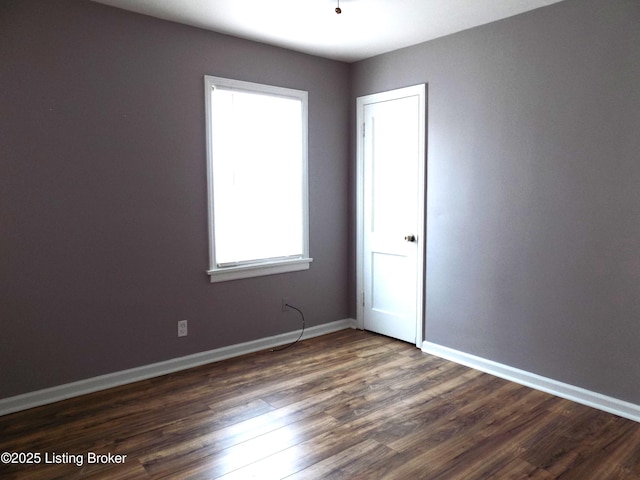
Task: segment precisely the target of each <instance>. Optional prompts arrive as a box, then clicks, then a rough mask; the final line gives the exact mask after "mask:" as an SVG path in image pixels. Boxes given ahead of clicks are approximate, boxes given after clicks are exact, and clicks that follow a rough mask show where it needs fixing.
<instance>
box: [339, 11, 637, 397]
mask: <svg viewBox="0 0 640 480" xmlns="http://www.w3.org/2000/svg"><path fill="white" fill-rule="evenodd" d="M352 82H353V93H354V97H355V96H359V95H365V94H369V93H373V92H378V91H384V90H388V89H392V88H397V87H402V86H406V85H411V84H416V83H424V82H426V83H428V103H429V105H428V194H427V197H428V198H427V212H428V213H427V215H428V218H427V225H428V227H427V228H428V232H427V260H426V262H427V279H426V282H427V287H426V319H425V336H426V339H427V340H428V341H430V342H435V343H437V344H440V345H444V346H448V347H452V348H454V349H458V350H461V351H464V352H468V353H471V354H474V355H478V356H481V357H484V358H487V359H491V360H494V361H497V362H501V363H504V364H507V365H511V366H514V367H517V368H521V369H524V370H527V371H531V372H534V373H537V374H541V375H544V376H548V377H551V378H554V379H557V380H559V381H562V382H567V383H570V384H573V385H578V386H581V387H584V388H587V389H589V390H593V391H596V392H601V393H604V394H607V395H611V396H614V397H617V398H620V399H624V400H628V401H631V402H634V403H640V2H638V1H637V0H566V1H565V2H561V3H558V4H555V5H552V6H549V7H546V8H542V9H539V10H535V11H532V12H529V13H526V14H523V15H519V16H516V17H512V18H510V19H506V20H504V21H500V22H496V23H493V24H489V25H486V26H482V27H479V28H475V29H472V30H468V31H465V32H462V33H459V34H455V35H452V36H449V37H446V38H442V39H438V40H436V41H432V42H428V43H425V44H421V45H418V46H415V47H411V48H407V49H403V50H400V51H396V52H392V53H390V54H386V55H382V56H379V57H375V58H372V59H368V60H366V61H362V62H359V63H357V64H355V65H353V69H352ZM352 100H353V99H352Z"/></svg>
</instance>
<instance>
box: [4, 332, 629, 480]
mask: <svg viewBox="0 0 640 480" xmlns="http://www.w3.org/2000/svg"><path fill="white" fill-rule="evenodd" d="M0 452H32V453H39V454H40V455H41V463H40V464H37V465H22V466H18V465H2V464H0V478H2V479H13V478H16V479H27V478H28V479H54V478H64V479H73V478H108V479H150V478H153V479H161V478H177V479H187V478H202V479H212V478H224V479H241V480H245V479H250V478H257V479H261V480H263V479H272V478H273V479H281V478H287V479H326V478H344V479H378V478H389V479H402V480H405V479H418V478H426V479H447V480H449V479H465V480H468V479H523V478H536V479H551V478H562V479H578V480H585V479H597V480H604V479H616V480H617V479H640V424H638V423H635V422H633V421H631V420H625V419H622V418H619V417H616V416H614V415H610V414H607V413H604V412H601V411H598V410H594V409H591V408H588V407H585V406H582V405H578V404H575V403H572V402H569V401H567V400H563V399H560V398H557V397H554V396H552V395H548V394H545V393H542V392H538V391H535V390H532V389H529V388H526V387H522V386H519V385H517V384H514V383H510V382H507V381H504V380H501V379H498V378H496V377H493V376H491V375H487V374H483V373H480V372H477V371H474V370H471V369H469V368H466V367H463V366H460V365H456V364H454V363H451V362H448V361H445V360H442V359H439V358H437V357H433V356H430V355H426V354H424V353H422V352H420V351H419V350H418V349H416V348H415V347H414V346H412V345H409V344H406V343H402V342H398V341H394V340H391V339H389V338H386V337H382V336H378V335H375V334H371V333H367V332H362V331H357V330H344V331H342V332H338V333H334V334H330V335H326V336H323V337H318V338H315V339H311V340H307V341H304V342H301V343H300V344H298V345H296V346H294V347H292V348H290V349H288V350H285V351H283V352H260V353H255V354H251V355H246V356H243V357H239V358H235V359H231V360H227V361H223V362H219V363H215V364H211V365H206V366H202V367H198V368H194V369H191V370H188V371H184V372H179V373H175V374H171V375H166V376H163V377H158V378H154V379H150V380H145V381H142V382H138V383H135V384H131V385H126V386H122V387H118V388H113V389H110V390H107V391H103V392H98V393H94V394H90V395H85V396H83V397H78V398H74V399H70V400H66V401H63V402H59V403H56V404H52V405H48V406H43V407H39V408H35V409H32V410H28V411H24V412H19V413H15V414H12V415H6V416H4V417H0ZM90 452H92V453H97V454H109V453H110V454H112V455H126V459H124V463H120V464H115V463H111V464H89V463H88V459H89V454H90ZM54 453H55V454H57V455H58V457H55V456H54ZM65 454H69V456H67V457H64V455H65ZM45 455H46V456H47V457H48V460H49V461H51V460H54V459H56V458H57V459H58V460H60V461H63V462H64V461H72V460H73V459H77V458H78V457H79V458H80V460H81V461H82V466H77V465H76V463H44V462H45V461H46V460H47V457H45ZM70 455H75V457H71V456H70Z"/></svg>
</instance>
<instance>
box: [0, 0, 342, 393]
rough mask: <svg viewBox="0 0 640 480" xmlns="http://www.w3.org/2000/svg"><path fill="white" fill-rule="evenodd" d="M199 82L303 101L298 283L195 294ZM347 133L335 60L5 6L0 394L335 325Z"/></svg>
mask: <svg viewBox="0 0 640 480" xmlns="http://www.w3.org/2000/svg"><path fill="white" fill-rule="evenodd" d="M205 74H210V75H216V76H224V77H230V78H235V79H239V80H247V81H253V82H261V83H268V84H276V85H281V86H285V87H291V88H297V89H303V90H308V91H309V102H310V104H309V180H310V222H311V225H310V250H311V255H312V257H313V258H314V262H313V263H312V264H311V268H310V270H309V271H305V272H297V273H291V274H281V275H276V276H269V277H261V278H255V279H248V280H238V281H233V282H225V283H220V284H211V283H209V278H208V276H207V275H206V273H205V270H206V269H207V268H208V247H207V210H206V208H207V206H206V177H205V168H206V162H205V136H204V93H203V88H204V87H203V76H204V75H205ZM348 122H349V66H348V65H347V64H344V63H339V62H334V61H329V60H324V59H320V58H315V57H312V56H308V55H303V54H298V53H294V52H291V51H287V50H283V49H278V48H273V47H268V46H265V45H261V44H257V43H253V42H249V41H243V40H239V39H236V38H232V37H228V36H224V35H218V34H215V33H211V32H207V31H204V30H199V29H196V28H191V27H186V26H181V25H178V24H172V23H169V22H165V21H161V20H156V19H153V18H150V17H145V16H141V15H137V14H133V13H129V12H125V11H122V10H118V9H114V8H111V7H106V6H103V5H100V4H94V3H91V2H88V1H61V0H59V1H55V2H52V1H50V0H44V1H31V0H15V1H13V0H3V1H2V2H1V3H0V185H1V187H0V251H1V252H2V258H1V260H0V332H1V335H0V365H2V368H0V398H3V397H8V396H12V395H16V394H20V393H24V392H28V391H33V390H36V389H40V388H45V387H49V386H53V385H59V384H62V383H66V382H71V381H75V380H79V379H83V378H88V377H93V376H96V375H100V374H105V373H108V372H114V371H118V370H122V369H127V368H132V367H136V366H140V365H145V364H150V363H153V362H158V361H162V360H167V359H170V358H175V357H179V356H183V355H188V354H192V353H196V352H200V351H205V350H209V349H214V348H217V347H221V346H225V345H231V344H236V343H239V342H244V341H249V340H253V339H257V338H262V337H265V336H269V335H275V334H279V333H283V332H289V331H293V330H296V329H298V328H299V327H300V319H299V317H298V316H297V314H295V312H288V313H282V312H281V311H280V298H281V297H282V296H287V297H288V298H289V299H290V302H292V303H293V304H294V305H297V306H299V307H300V308H302V309H303V310H304V312H305V315H306V320H307V326H313V325H318V324H322V323H326V322H331V321H335V320H340V319H344V318H347V317H348V316H349V314H350V311H349V291H348V278H349V264H350V259H349V252H348V249H346V248H345V245H348V242H349V234H350V232H349V229H348V217H347V215H345V213H344V212H345V211H347V209H348V206H349V194H350V192H349V182H348V168H349V166H348V165H349V162H348V155H349V149H348V148H349V138H348V134H347V133H345V132H347V131H348V124H349V123H348ZM274 228H277V225H276V226H274ZM257 240H258V241H259V239H257ZM180 319H188V320H189V336H188V337H186V338H180V339H178V338H177V335H176V332H177V321H178V320H180Z"/></svg>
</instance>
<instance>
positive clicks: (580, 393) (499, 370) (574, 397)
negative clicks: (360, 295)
mask: <svg viewBox="0 0 640 480" xmlns="http://www.w3.org/2000/svg"><path fill="white" fill-rule="evenodd" d="M422 351H423V352H425V353H430V354H432V355H435V356H437V357H441V358H444V359H446V360H451V361H452V362H456V363H459V364H461V365H465V366H467V367H471V368H473V369H476V370H480V371H482V372H485V373H490V374H491V375H495V376H496V377H500V378H504V379H505V380H509V381H512V382H515V383H519V384H520V385H525V386H527V387H531V388H534V389H536V390H541V391H543V392H547V393H551V394H552V395H556V396H558V397H562V398H566V399H567V400H571V401H573V402H576V403H581V404H583V405H587V406H589V407H593V408H597V409H599V410H603V411H605V412H609V413H613V414H614V415H618V416H620V417H624V418H628V419H630V420H634V421H636V422H640V405H636V404H634V403H629V402H625V401H623V400H618V399H617V398H613V397H608V396H606V395H602V394H600V393H596V392H592V391H590V390H586V389H584V388H580V387H576V386H574V385H569V384H567V383H562V382H558V381H557V380H553V379H551V378H547V377H543V376H540V375H536V374H535V373H530V372H527V371H525V370H520V369H517V368H514V367H510V366H508V365H503V364H501V363H497V362H494V361H492V360H487V359H484V358H481V357H476V356H475V355H471V354H468V353H465V352H461V351H458V350H454V349H452V348H449V347H444V346H442V345H438V344H436V343H431V342H423V343H422Z"/></svg>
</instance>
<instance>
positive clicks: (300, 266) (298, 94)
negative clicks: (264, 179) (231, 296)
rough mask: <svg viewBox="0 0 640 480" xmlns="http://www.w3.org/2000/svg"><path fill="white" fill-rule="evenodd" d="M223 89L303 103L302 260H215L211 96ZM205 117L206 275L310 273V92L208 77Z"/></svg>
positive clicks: (235, 277) (222, 277) (229, 277)
mask: <svg viewBox="0 0 640 480" xmlns="http://www.w3.org/2000/svg"><path fill="white" fill-rule="evenodd" d="M216 85H218V86H224V87H225V88H230V89H238V90H243V91H251V92H257V93H265V94H273V95H281V96H285V97H294V98H300V99H302V105H303V111H302V128H303V138H302V143H303V155H302V179H301V180H302V182H301V183H302V189H303V206H302V210H303V253H302V256H301V257H296V258H283V259H274V260H268V259H267V260H263V261H260V262H256V263H252V264H248V265H233V266H225V267H219V266H218V265H217V262H216V257H215V242H214V228H215V218H214V208H213V201H214V195H213V158H212V148H211V141H212V139H211V93H212V92H213V89H214V87H215V86H216ZM204 93H205V102H204V103H205V117H206V140H207V196H208V198H207V200H208V202H207V207H208V216H209V218H208V220H209V228H208V233H209V269H208V270H207V274H208V275H209V277H210V280H211V282H212V283H215V282H223V281H227V280H238V279H241V278H251V277H258V276H263V275H275V274H279V273H286V272H296V271H301V270H308V269H309V264H310V263H311V262H312V261H313V258H311V257H310V256H309V182H308V161H307V151H308V148H307V145H308V144H307V142H308V92H306V91H304V90H294V89H290V88H283V87H275V86H272V85H263V84H259V83H253V82H244V81H240V80H232V79H228V78H221V77H214V76H210V75H205V77H204Z"/></svg>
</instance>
